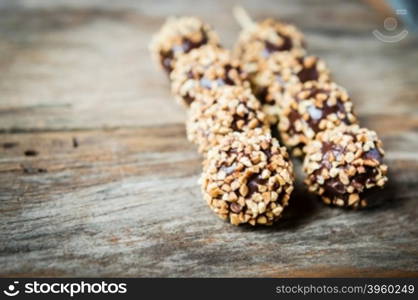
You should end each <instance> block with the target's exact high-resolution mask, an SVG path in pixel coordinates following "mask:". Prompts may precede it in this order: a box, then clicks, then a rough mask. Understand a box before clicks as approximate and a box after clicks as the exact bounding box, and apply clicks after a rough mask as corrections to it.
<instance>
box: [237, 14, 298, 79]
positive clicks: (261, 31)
mask: <svg viewBox="0 0 418 300" xmlns="http://www.w3.org/2000/svg"><path fill="white" fill-rule="evenodd" d="M277 52H290V53H292V54H293V55H298V56H299V55H303V54H304V53H305V50H304V39H303V35H302V33H301V32H300V31H299V30H298V29H296V27H295V26H293V25H290V24H286V23H282V22H278V21H275V20H273V19H266V20H264V21H261V22H259V23H256V24H254V26H250V27H248V28H246V29H244V30H242V31H241V33H240V35H239V37H238V41H237V44H236V46H235V52H234V53H235V55H236V56H237V57H238V58H239V59H240V60H241V62H242V64H243V69H244V70H245V72H248V73H254V72H258V70H259V68H260V67H262V66H263V65H265V64H266V59H267V58H269V57H270V56H271V55H272V54H273V53H277Z"/></svg>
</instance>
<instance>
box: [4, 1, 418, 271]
mask: <svg viewBox="0 0 418 300" xmlns="http://www.w3.org/2000/svg"><path fill="white" fill-rule="evenodd" d="M242 3H243V5H244V6H245V7H247V8H248V9H249V11H250V12H251V13H252V15H253V16H254V17H255V18H264V17H270V16H276V17H280V18H283V19H284V20H287V21H291V22H294V23H295V24H297V25H298V26H299V27H301V28H302V30H303V31H304V32H305V33H306V36H307V39H308V43H309V45H310V49H311V51H312V53H315V54H318V55H320V56H321V57H322V58H324V59H325V60H326V61H327V63H328V64H329V65H330V67H331V69H332V70H333V73H334V76H335V78H336V81H337V82H339V83H341V84H342V85H344V86H345V87H346V88H347V89H348V90H349V91H350V93H351V94H352V96H353V99H354V101H355V102H356V104H357V111H358V112H359V113H360V117H361V121H362V124H364V126H368V127H370V128H372V129H375V130H376V131H377V132H378V133H379V134H380V136H381V137H382V138H383V140H384V143H385V150H386V152H387V162H388V164H389V167H390V175H389V176H390V184H389V186H388V187H387V188H386V189H385V191H384V193H382V194H381V195H380V198H381V199H380V200H381V201H380V203H379V204H378V205H377V206H376V207H374V208H371V209H367V210H364V211H347V210H339V209H332V208H329V207H324V206H323V205H322V204H321V203H319V202H318V201H317V200H316V199H315V198H314V197H312V196H310V195H308V194H307V192H306V190H305V188H304V187H303V185H302V184H301V178H302V174H300V164H299V163H296V170H297V171H298V173H299V174H298V186H297V190H296V192H295V195H294V196H293V197H292V201H291V206H290V207H289V209H288V210H287V211H286V214H285V216H284V219H283V220H282V222H279V223H278V224H277V225H275V226H273V227H271V228H257V229H255V228H248V227H240V228H236V227H232V226H230V225H229V224H226V223H224V222H223V221H221V220H219V219H218V218H217V217H216V216H215V215H214V214H213V213H211V211H210V210H209V209H208V207H207V206H206V204H205V203H204V201H203V200H202V197H201V195H200V191H199V187H198V185H197V179H198V176H199V173H200V163H201V157H200V156H199V155H198V154H197V153H196V151H195V148H194V147H193V146H192V145H190V144H189V143H188V142H187V140H186V138H185V131H184V126H183V122H184V111H183V110H182V109H181V108H180V107H178V106H177V105H176V104H175V103H174V101H173V100H172V97H171V95H170V94H169V85H168V83H167V81H166V79H165V78H164V75H163V74H161V73H160V72H159V71H158V70H157V69H156V68H155V67H154V66H153V64H152V62H151V61H150V58H149V53H148V50H147V44H148V42H149V40H150V37H151V35H152V34H153V33H154V32H155V31H156V30H157V29H158V28H159V26H160V25H161V24H162V22H163V20H164V18H165V17H166V16H168V15H170V14H177V15H187V14H189V15H197V16H201V17H202V18H204V19H205V20H207V21H209V22H210V23H212V24H215V25H216V26H215V28H216V29H217V30H218V31H219V33H220V34H221V36H222V40H223V41H224V44H225V45H226V46H231V45H232V44H233V41H234V40H235V38H236V34H237V32H238V30H239V29H238V26H237V25H236V24H235V22H234V21H233V20H232V18H231V15H230V12H231V7H232V5H233V4H235V3H232V2H231V3H229V2H227V3H224V2H222V1H199V2H198V3H196V1H193V5H191V1H187V0H184V1H176V2H175V3H169V2H167V3H160V2H157V1H133V0H121V1H117V2H115V1H112V2H110V1H109V2H102V1H101V2H96V1H70V0H63V1H53V0H47V1H10V2H1V3H0V276H7V275H14V276H155V277H157V276H172V277H176V276H250V277H251V276H313V277H317V276H418V246H417V245H418V228H417V226H416V220H417V217H418V207H417V205H416V201H417V195H418V157H417V153H416V149H417V148H418V102H417V101H416V99H417V98H418V88H417V87H418V68H417V61H418V52H417V51H416V48H417V45H418V44H417V40H416V38H414V37H413V36H412V35H410V36H408V38H407V39H405V40H404V41H401V42H400V43H396V44H384V43H382V42H380V41H378V40H376V39H375V38H374V37H373V36H372V34H371V31H372V30H373V29H375V28H378V27H379V26H380V24H381V18H380V17H379V16H378V15H377V14H376V13H374V12H373V11H372V10H370V9H367V8H366V7H365V6H364V4H363V3H361V2H355V1H353V2H351V1H331V0H327V1H326V2H321V3H322V5H321V4H320V3H319V2H317V1H309V2H308V1H304V2H301V1H293V0H287V1H280V3H277V1H274V0H271V1H263V5H259V4H258V3H256V2H255V1H242Z"/></svg>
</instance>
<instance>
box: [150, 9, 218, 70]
mask: <svg viewBox="0 0 418 300" xmlns="http://www.w3.org/2000/svg"><path fill="white" fill-rule="evenodd" d="M203 45H219V38H218V35H217V34H216V33H215V31H214V30H212V28H211V27H210V26H209V25H208V24H206V23H204V22H202V21H201V20H199V19H198V18H195V17H182V18H169V19H167V21H166V22H165V23H164V25H163V26H162V27H161V30H160V31H159V32H158V33H157V34H156V35H155V36H154V37H153V39H152V42H151V44H150V47H149V48H150V51H151V53H152V56H153V58H154V60H155V62H156V63H157V64H159V65H160V66H161V67H162V68H163V69H164V70H165V71H166V72H167V73H170V72H171V71H172V70H173V68H174V63H175V61H176V60H177V59H178V58H179V57H180V56H182V55H183V54H184V53H188V52H189V51H191V50H192V49H195V48H199V47H201V46H203Z"/></svg>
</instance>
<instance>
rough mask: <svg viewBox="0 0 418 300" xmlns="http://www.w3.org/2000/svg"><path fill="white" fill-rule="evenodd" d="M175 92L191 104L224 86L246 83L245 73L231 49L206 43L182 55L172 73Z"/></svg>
mask: <svg viewBox="0 0 418 300" xmlns="http://www.w3.org/2000/svg"><path fill="white" fill-rule="evenodd" d="M170 78H171V81H172V84H171V88H172V92H173V94H174V95H175V96H176V98H177V100H178V101H179V102H180V103H182V104H184V105H185V106H186V107H188V106H189V105H190V104H191V103H192V102H193V101H194V100H195V98H196V97H197V96H199V95H201V94H203V93H205V92H207V91H212V90H215V89H217V88H219V87H222V86H225V85H246V86H249V83H248V82H247V81H246V78H247V77H246V75H245V73H243V72H242V70H241V67H240V64H239V62H238V61H237V60H233V59H232V58H231V55H230V52H229V51H228V50H226V49H222V48H219V47H216V46H212V45H207V46H203V47H200V48H198V49H194V50H192V51H191V52H190V53H188V54H186V55H183V56H182V57H180V58H179V59H178V60H177V62H176V64H175V69H174V71H173V72H172V73H171V75H170Z"/></svg>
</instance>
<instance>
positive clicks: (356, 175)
mask: <svg viewBox="0 0 418 300" xmlns="http://www.w3.org/2000/svg"><path fill="white" fill-rule="evenodd" d="M383 155H384V151H383V149H382V142H381V141H380V140H379V138H378V137H377V134H376V133H375V132H374V131H371V130H368V129H366V128H360V127H359V126H358V125H351V126H346V125H341V126H339V127H336V128H334V129H332V130H326V131H323V132H320V133H319V134H318V135H317V137H316V139H315V140H314V141H313V142H311V143H309V144H308V146H306V156H305V160H304V163H303V169H304V171H305V173H306V174H307V179H306V184H307V185H308V186H309V190H310V191H312V192H314V193H316V194H318V195H320V196H321V198H322V200H323V201H324V203H326V204H332V205H336V206H347V207H358V206H361V207H364V206H367V204H368V201H369V199H368V198H370V197H369V196H370V195H371V192H373V191H375V190H377V189H378V188H381V187H383V186H384V185H385V183H386V181H387V177H386V173H387V170H388V167H387V166H386V165H385V164H383V162H382V159H383Z"/></svg>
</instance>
